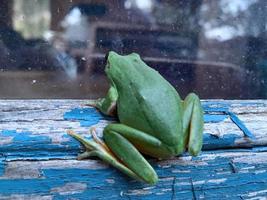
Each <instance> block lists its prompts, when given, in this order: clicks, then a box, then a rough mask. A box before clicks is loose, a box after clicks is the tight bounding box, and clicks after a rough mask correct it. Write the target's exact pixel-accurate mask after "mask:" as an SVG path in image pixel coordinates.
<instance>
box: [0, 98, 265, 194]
mask: <svg viewBox="0 0 267 200" xmlns="http://www.w3.org/2000/svg"><path fill="white" fill-rule="evenodd" d="M87 103H88V101H86V100H0V105H1V106H0V199H102V198H104V199H154V198H160V199H266V196H267V189H266V188H267V107H266V105H267V101H264V100H251V101H239V100H236V101H225V100H209V101H203V102H202V104H203V107H204V110H205V128H204V146H203V151H202V153H201V155H200V156H198V157H191V156H189V155H188V154H186V153H185V154H184V155H182V156H179V157H175V158H173V159H168V160H162V161H157V160H155V159H149V160H150V162H151V163H152V165H153V167H154V168H155V170H156V171H157V173H158V174H159V177H160V181H159V183H158V184H157V185H155V186H150V185H146V184H143V183H139V182H137V181H135V180H131V179H129V178H128V177H126V176H125V175H123V174H121V173H120V172H118V171H117V170H116V169H114V168H112V167H109V166H108V165H106V164H105V163H103V162H102V161H100V160H98V159H96V160H93V159H91V160H86V161H77V160H76V159H75V158H76V155H77V154H78V153H79V152H80V151H82V147H81V145H80V144H79V143H78V142H77V141H75V140H73V139H72V138H71V137H69V136H68V135H67V134H66V130H68V129H72V130H75V131H77V132H78V133H80V134H82V135H84V136H86V137H88V138H90V136H89V134H88V130H89V128H90V127H91V126H94V127H96V128H97V131H98V134H99V136H101V132H102V130H103V128H104V127H105V125H106V124H107V123H110V122H112V121H114V120H115V119H112V118H107V117H104V116H102V115H101V114H100V113H98V112H97V111H96V110H95V109H94V108H91V107H88V106H86V104H87ZM229 112H231V113H233V114H234V115H235V116H236V117H237V118H238V119H239V122H234V121H233V120H232V119H231V116H230V115H229ZM238 123H242V124H243V126H244V127H245V128H246V129H248V130H249V131H250V132H251V133H252V134H253V135H254V136H255V139H251V138H249V137H247V136H245V133H244V130H243V129H244V128H240V126H239V125H240V124H238ZM241 127H242V126H241Z"/></svg>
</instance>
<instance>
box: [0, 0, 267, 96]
mask: <svg viewBox="0 0 267 200" xmlns="http://www.w3.org/2000/svg"><path fill="white" fill-rule="evenodd" d="M266 11H267V2H266V1H264V0H235V1H231V0H217V1H213V0H202V1H195V0H188V1H184V0H110V1H104V0H98V1H91V0H65V1H63V0H51V1H50V0H13V1H9V0H3V1H1V5H0V13H1V14H0V98H96V97H100V96H103V95H104V94H105V93H106V91H107V89H108V85H109V84H108V82H107V79H106V76H105V74H104V67H105V60H104V58H105V54H106V53H107V52H108V51H110V50H114V51H117V52H118V53H121V54H128V53H131V52H137V53H139V54H140V55H141V56H142V58H143V59H144V60H145V61H146V62H147V63H148V64H149V65H150V66H151V67H153V68H155V69H156V70H158V71H159V72H160V73H161V74H162V75H163V76H164V77H165V78H166V79H168V80H169V81H170V82H171V83H172V84H173V85H174V86H175V88H176V89H177V90H178V91H179V93H180V94H182V96H185V95H186V94H187V93H189V92H191V91H194V92H197V93H198V94H199V95H200V97H201V98H225V99H240V98H266V97H267V93H266V91H267V85H266V81H267V52H266V50H265V49H267V48H266V47H267V42H266V19H267V18H266V15H267V14H266V13H267V12H266Z"/></svg>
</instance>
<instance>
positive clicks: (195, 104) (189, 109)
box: [183, 93, 204, 155]
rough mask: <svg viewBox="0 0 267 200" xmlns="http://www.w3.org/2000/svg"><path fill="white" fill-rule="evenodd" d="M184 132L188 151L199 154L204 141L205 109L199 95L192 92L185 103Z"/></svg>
mask: <svg viewBox="0 0 267 200" xmlns="http://www.w3.org/2000/svg"><path fill="white" fill-rule="evenodd" d="M183 108H184V111H183V134H184V141H185V144H186V141H188V151H189V153H190V154H192V155H197V154H198V153H199V152H200V150H201V147H202V141H203V126H204V120H203V110H202V106H201V103H200V100H199V98H198V96H197V95H196V94H194V93H190V94H189V95H188V96H187V97H186V98H185V100H184V103H183Z"/></svg>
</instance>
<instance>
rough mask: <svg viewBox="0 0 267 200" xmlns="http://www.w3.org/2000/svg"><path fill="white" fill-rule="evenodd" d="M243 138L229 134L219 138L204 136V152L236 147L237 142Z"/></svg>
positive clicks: (207, 134)
mask: <svg viewBox="0 0 267 200" xmlns="http://www.w3.org/2000/svg"><path fill="white" fill-rule="evenodd" d="M240 138H241V137H240V136H239V135H237V134H234V133H233V134H227V135H223V136H222V137H218V136H215V135H212V134H209V133H205V134H204V135H203V150H209V149H213V150H214V149H225V148H230V147H234V146H236V143H235V141H236V140H237V139H240Z"/></svg>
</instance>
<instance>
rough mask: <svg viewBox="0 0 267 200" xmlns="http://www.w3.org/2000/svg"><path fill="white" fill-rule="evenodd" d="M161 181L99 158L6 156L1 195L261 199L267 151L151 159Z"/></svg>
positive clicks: (264, 193) (266, 182)
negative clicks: (148, 180) (136, 176)
mask: <svg viewBox="0 0 267 200" xmlns="http://www.w3.org/2000/svg"><path fill="white" fill-rule="evenodd" d="M151 162H152V163H153V166H154V167H155V169H156V171H157V173H158V174H159V177H160V180H159V183H158V184H157V185H155V186H150V185H146V184H143V183H139V182H137V181H135V180H131V179H129V178H128V177H126V176H125V175H123V174H121V173H120V172H118V171H117V170H115V169H114V168H108V166H107V165H105V164H103V162H101V161H96V160H86V161H76V160H72V159H68V160H48V161H9V162H7V163H6V167H5V172H4V173H2V175H1V176H0V194H1V195H0V199H1V198H2V199H3V198H11V197H15V195H16V196H17V197H20V198H24V199H25V198H29V197H31V198H36V199H37V198H40V199H65V198H69V199H72V198H73V199H88V198H89V197H90V198H92V199H103V198H104V199H118V198H120V199H154V198H160V199H226V198H227V199H260V198H264V197H266V196H267V190H266V188H267V152H257V151H255V152H251V151H226V152H223V151H215V152H204V153H202V154H201V155H200V156H199V157H196V158H192V157H191V156H187V155H185V156H183V157H179V158H174V159H170V160H167V161H157V162H156V161H155V160H151Z"/></svg>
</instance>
